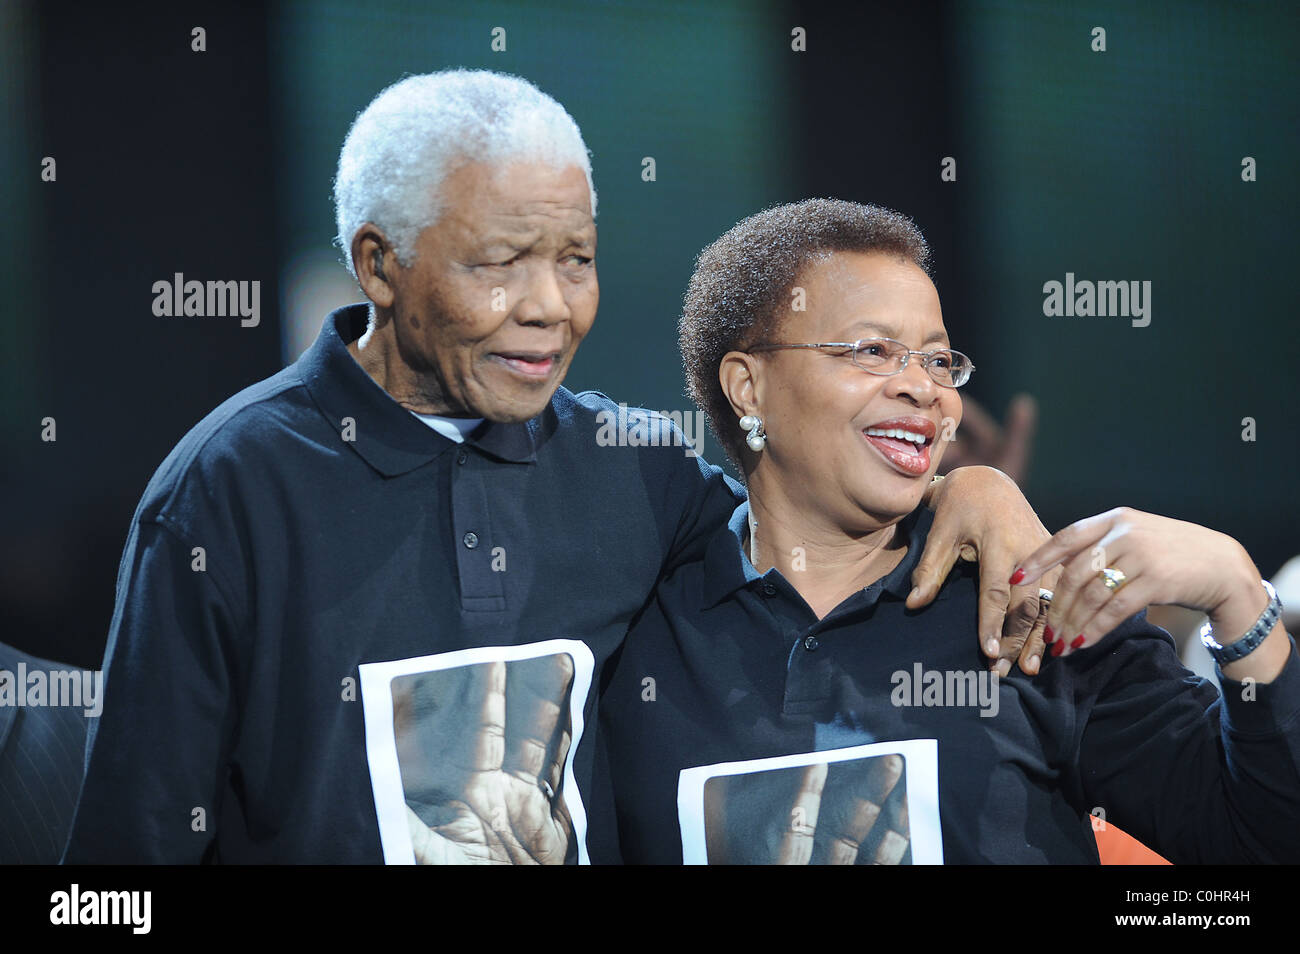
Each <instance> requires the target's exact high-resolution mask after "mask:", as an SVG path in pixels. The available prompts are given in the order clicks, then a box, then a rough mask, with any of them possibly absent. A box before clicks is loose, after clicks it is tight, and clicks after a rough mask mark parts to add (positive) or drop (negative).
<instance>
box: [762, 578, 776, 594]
mask: <svg viewBox="0 0 1300 954" xmlns="http://www.w3.org/2000/svg"><path fill="white" fill-rule="evenodd" d="M763 595H764V596H776V584H775V583H772V582H770V581H769V582H767V583H764V584H763Z"/></svg>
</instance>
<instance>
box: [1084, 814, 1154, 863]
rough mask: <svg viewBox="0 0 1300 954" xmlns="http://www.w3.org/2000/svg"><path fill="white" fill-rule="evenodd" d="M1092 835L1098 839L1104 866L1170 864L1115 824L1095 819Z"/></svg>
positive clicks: (1098, 850)
mask: <svg viewBox="0 0 1300 954" xmlns="http://www.w3.org/2000/svg"><path fill="white" fill-rule="evenodd" d="M1092 834H1093V837H1094V838H1096V839H1097V854H1098V855H1100V856H1101V863H1102V864H1103V865H1167V864H1169V863H1170V862H1169V861H1167V860H1166V859H1164V858H1163V857H1161V856H1160V855H1158V854H1156V853H1155V852H1154V851H1152V850H1151V849H1150V848H1148V847H1147V846H1146V845H1144V844H1142V842H1140V841H1138V840H1137V839H1136V838H1134V837H1133V836H1132V835H1130V834H1129V833H1128V832H1126V831H1124V830H1123V829H1121V828H1117V827H1116V826H1115V824H1114V823H1113V822H1108V821H1102V820H1101V819H1100V818H1096V817H1094V818H1093V819H1092Z"/></svg>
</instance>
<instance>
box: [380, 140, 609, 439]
mask: <svg viewBox="0 0 1300 954" xmlns="http://www.w3.org/2000/svg"><path fill="white" fill-rule="evenodd" d="M442 197H443V208H444V211H443V214H442V217H441V218H440V219H439V220H438V222H437V224H436V225H433V226H430V227H429V228H426V229H425V230H424V231H423V232H421V233H420V237H419V239H418V240H417V241H416V250H417V258H416V260H415V262H414V263H413V264H412V266H411V267H410V268H400V267H399V268H398V269H396V272H397V274H396V275H393V276H391V277H390V280H391V284H392V287H393V293H394V298H393V313H394V321H395V325H396V336H397V343H398V348H399V350H400V352H401V355H402V358H403V360H404V361H405V363H406V364H407V365H409V366H410V367H411V368H413V369H414V370H415V371H416V372H417V373H419V374H421V375H424V376H426V377H429V378H431V379H432V380H429V381H428V385H429V387H428V388H427V391H426V393H428V394H429V396H430V397H431V398H432V399H434V400H435V402H436V403H437V404H440V405H443V406H444V407H445V408H446V410H445V411H444V412H443V413H446V414H448V415H452V416H457V415H463V416H470V417H486V418H488V419H490V420H494V421H526V420H528V419H530V418H532V417H535V416H537V414H539V413H540V412H541V411H542V409H543V408H544V407H545V406H546V404H547V403H548V402H549V401H550V399H551V395H553V394H554V393H555V389H556V388H557V387H559V386H560V382H561V381H563V380H564V375H565V372H567V371H568V369H569V363H570V362H571V361H572V360H573V355H574V353H575V352H576V351H577V349H578V344H579V343H580V342H581V341H582V339H583V337H584V336H585V335H586V334H587V332H588V330H590V328H591V324H592V322H593V321H594V320H595V317H596V304H597V302H598V301H599V298H600V289H599V287H598V286H597V283H596V264H595V256H596V225H595V222H594V221H593V220H592V217H591V193H590V191H589V189H588V187H587V177H586V175H585V174H584V173H583V171H582V170H581V169H579V168H578V167H577V166H569V167H567V168H563V169H556V168H554V167H551V166H548V165H544V164H540V163H531V162H528V163H512V164H507V165H488V164H484V163H481V162H467V163H465V164H464V165H461V166H459V167H458V168H456V169H455V171H453V172H452V173H451V174H450V175H449V176H447V177H446V179H445V180H444V182H443V192H442ZM435 385H436V391H435Z"/></svg>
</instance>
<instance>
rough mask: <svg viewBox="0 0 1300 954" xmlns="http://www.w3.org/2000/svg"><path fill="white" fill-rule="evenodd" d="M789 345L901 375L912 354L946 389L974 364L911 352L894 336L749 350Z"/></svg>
mask: <svg viewBox="0 0 1300 954" xmlns="http://www.w3.org/2000/svg"><path fill="white" fill-rule="evenodd" d="M788 348H816V349H818V350H821V349H822V348H830V349H833V350H836V351H838V352H840V356H843V355H852V357H853V363H854V364H856V365H857V366H858V367H859V368H861V369H862V370H863V371H866V372H867V373H869V374H881V375H889V374H901V373H902V372H903V371H904V370H905V369H906V368H907V362H908V360H909V359H910V358H911V357H912V355H914V354H915V355H920V357H921V358H923V359H924V364H923V367H924V368H925V370H926V373H927V374H929V375H930V377H931V378H932V379H933V380H934V383H935V384H939V385H942V386H943V387H945V388H959V387H961V386H962V385H963V384H965V383H966V382H967V381H969V380H970V376H971V372H972V371H974V370H975V365H974V364H972V363H971V360H970V358H968V357H966V355H964V354H962V353H961V352H960V351H953V350H951V349H949V348H940V349H938V350H937V351H913V350H911V349H910V348H908V346H907V345H905V344H903V343H902V342H901V341H895V340H894V339H893V338H862V339H859V340H858V341H824V342H820V343H818V344H760V345H754V346H753V347H752V348H750V349H749V351H750V353H753V352H755V351H784V350H786V349H788Z"/></svg>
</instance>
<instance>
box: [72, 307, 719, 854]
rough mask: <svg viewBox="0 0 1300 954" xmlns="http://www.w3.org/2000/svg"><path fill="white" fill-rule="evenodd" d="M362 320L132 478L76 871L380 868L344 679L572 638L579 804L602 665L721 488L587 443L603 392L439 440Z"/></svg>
mask: <svg viewBox="0 0 1300 954" xmlns="http://www.w3.org/2000/svg"><path fill="white" fill-rule="evenodd" d="M366 314H367V313H366V308H365V306H352V307H350V308H345V309H340V310H339V311H337V312H335V313H333V314H332V315H330V316H329V318H328V319H327V320H326V321H325V324H324V327H323V329H322V331H321V334H320V336H319V338H318V339H317V341H316V343H315V344H314V345H313V346H312V347H311V349H310V350H308V351H307V352H306V353H305V354H304V355H303V356H302V358H301V359H300V360H299V361H297V362H296V363H295V364H293V365H291V366H290V367H288V368H285V369H284V370H283V371H281V372H280V373H279V374H276V375H275V376H273V377H271V378H269V379H267V380H265V381H263V382H261V383H259V384H256V385H254V386H252V387H250V388H248V389H247V390H245V391H243V392H241V393H240V394H237V395H235V396H234V397H233V398H231V399H230V400H228V401H226V402H225V403H224V404H222V405H221V406H220V407H218V408H217V409H216V410H215V411H213V412H212V413H211V414H210V415H208V416H207V417H206V418H205V419H204V420H203V421H202V422H200V423H199V424H198V425H197V426H196V427H195V428H194V429H193V430H192V431H191V432H190V433H189V434H188V435H186V436H185V438H183V439H182V440H181V442H180V443H179V444H178V445H177V446H176V448H175V449H174V450H173V451H172V453H171V454H170V455H169V456H168V457H167V459H166V460H165V461H164V462H163V464H162V466H161V467H160V468H159V470H158V472H157V473H156V474H155V475H154V477H153V479H152V480H151V481H150V483H149V486H148V488H147V489H146V491H145V494H144V497H143V499H142V500H141V502H140V505H139V508H138V509H137V511H136V514H135V517H134V520H133V522H132V525H131V530H130V535H129V537H128V540H127V544H126V548H125V552H124V553H123V557H122V562H121V565H120V568H119V571H118V581H117V604H116V609H115V611H114V615H113V620H112V625H111V629H110V632H109V638H108V645H107V650H106V654H105V661H104V669H105V686H104V696H105V706H104V711H103V715H102V717H101V718H100V720H99V724H98V727H97V730H96V731H95V732H94V734H93V736H92V739H91V742H90V751H89V754H88V756H87V773H86V779H85V784H84V788H83V791H82V794H81V799H80V803H79V806H78V810H77V816H76V819H75V822H74V824H73V831H72V836H71V840H70V843H69V847H68V850H67V854H66V860H67V861H68V862H72V863H81V862H105V861H108V862H114V861H128V862H137V861H138V862H195V861H199V860H201V859H208V860H219V861H235V862H378V861H381V860H383V858H384V855H383V854H382V853H381V848H380V839H379V834H378V829H377V821H376V802H375V795H374V794H373V792H372V779H371V775H370V772H369V770H368V762H367V742H366V734H365V733H366V731H367V727H366V724H365V719H364V718H363V711H362V710H363V700H362V695H361V693H360V692H359V685H358V683H359V667H361V666H363V665H365V664H368V663H381V662H390V661H394V660H404V659H410V658H412V657H424V656H438V655H440V654H449V653H454V652H456V651H460V650H466V649H470V648H473V647H492V646H518V645H525V644H533V643H542V642H545V641H548V640H556V639H565V640H574V641H579V642H580V643H582V644H585V645H586V646H587V647H588V648H589V649H590V653H591V657H592V659H594V669H595V671H594V673H588V674H587V675H588V676H589V677H590V678H591V679H592V680H593V681H592V683H591V685H592V687H593V688H592V691H590V692H588V693H587V695H586V696H585V698H579V699H578V703H577V706H576V708H575V710H574V711H575V713H576V712H582V713H583V714H584V717H585V718H584V720H583V721H584V723H585V724H586V725H587V726H588V727H589V728H588V731H587V732H586V733H585V734H581V735H579V733H578V732H577V731H576V726H574V727H573V728H575V732H574V736H573V743H574V745H575V752H576V756H575V758H574V760H573V764H572V772H573V778H574V779H576V784H577V786H578V788H579V789H580V790H582V791H581V797H582V798H583V799H584V800H585V801H588V802H589V801H590V800H591V795H590V793H589V792H588V791H587V790H586V789H587V788H588V783H589V781H590V777H591V773H592V744H591V738H590V737H591V734H592V733H591V730H590V727H591V726H592V724H593V718H594V699H595V692H594V687H595V686H596V685H598V684H599V674H600V670H601V667H602V666H603V664H604V662H605V661H606V660H607V659H608V657H609V656H610V654H611V653H612V652H613V651H614V650H615V649H616V648H617V647H618V646H619V645H620V644H621V643H622V641H623V639H624V636H625V634H626V630H627V626H628V623H629V622H630V620H631V619H632V618H633V616H634V615H635V614H636V612H637V610H638V609H639V608H640V607H641V606H642V605H643V604H644V603H645V601H646V598H647V596H648V594H649V593H650V592H651V590H652V588H653V585H654V583H655V580H656V579H657V578H658V577H659V576H660V574H661V572H662V571H663V570H665V569H666V568H668V567H671V566H672V565H674V564H675V563H677V562H680V561H682V560H684V559H688V558H690V557H692V556H693V555H698V552H699V550H700V549H701V548H702V546H703V543H704V541H705V539H706V538H707V536H708V533H709V531H711V530H712V529H713V528H715V527H716V526H718V525H719V524H721V523H723V522H725V520H726V517H727V515H728V514H729V513H730V512H731V510H732V508H733V507H734V505H735V501H736V499H737V498H736V496H735V493H736V491H734V490H733V489H732V488H731V487H729V485H728V483H727V482H726V481H725V480H724V478H723V477H722V475H721V472H720V471H718V470H717V469H716V468H711V467H709V466H708V465H706V464H704V463H703V461H702V460H700V459H698V458H694V457H691V456H688V455H687V454H686V453H685V450H684V448H683V447H682V446H680V443H679V444H678V446H672V445H671V443H670V440H669V437H670V432H669V425H668V424H667V422H664V421H662V419H658V420H657V421H656V422H655V423H654V424H653V425H652V426H653V427H654V430H653V431H651V430H650V429H649V428H643V429H641V431H640V437H638V438H631V439H620V440H619V441H616V442H614V444H615V446H609V445H610V443H611V442H610V441H609V440H604V441H601V442H598V440H597V437H598V434H600V433H601V431H602V427H601V420H599V419H598V414H600V413H601V412H609V413H612V414H616V413H617V408H616V406H615V405H613V404H612V403H611V402H610V401H609V400H608V399H607V398H605V397H604V396H603V395H598V394H590V393H588V394H580V395H574V394H572V393H570V392H568V391H566V390H564V389H560V390H559V391H557V393H556V394H555V396H554V398H553V399H552V401H551V403H550V405H549V406H548V407H547V408H546V410H545V411H544V412H543V413H542V414H541V415H540V416H539V417H537V418H536V419H534V420H532V421H529V422H527V423H521V424H497V423H493V422H488V423H486V424H484V425H483V426H482V427H481V428H480V429H479V430H478V431H476V432H475V433H474V434H472V435H471V436H470V438H469V439H468V440H467V441H466V442H465V443H464V444H457V443H455V442H453V441H451V440H448V439H447V438H445V437H443V436H442V435H440V434H437V433H435V432H434V431H433V430H431V429H430V428H429V427H427V426H426V425H425V424H423V423H421V422H420V421H419V420H417V419H416V418H415V417H414V416H413V415H412V414H411V413H410V412H409V411H407V410H405V409H404V408H402V407H401V406H400V405H398V404H397V403H396V402H395V401H393V400H392V399H391V398H390V397H389V396H388V395H387V394H386V393H385V392H384V391H383V390H382V389H381V388H380V387H378V386H377V385H376V384H375V383H374V381H373V380H371V378H370V377H369V376H368V375H367V374H366V373H365V372H364V371H363V370H362V369H361V367H360V366H359V365H358V364H357V363H356V361H355V360H354V359H353V358H352V357H351V355H350V354H349V353H348V351H347V348H346V345H347V343H348V342H350V341H352V340H355V339H356V338H357V337H359V336H360V335H361V333H362V332H363V331H364V330H365V326H366ZM619 420H620V421H622V422H623V424H624V426H626V425H627V421H626V414H625V415H624V416H623V417H622V418H620V419H619ZM604 430H605V433H606V434H608V433H609V432H610V428H609V427H605V428H604ZM647 433H649V434H650V435H651V437H650V439H651V440H652V441H655V442H656V443H655V444H654V445H652V446H626V445H628V444H637V443H642V442H644V441H645V438H646V435H647ZM627 436H628V435H627V434H626V433H625V434H624V438H627ZM678 436H680V434H678ZM620 445H622V446H620ZM574 685H577V683H575V684H574ZM412 698H414V697H412ZM421 698H422V697H421ZM394 699H396V695H395V696H394ZM416 702H417V703H419V702H420V700H419V699H416ZM395 704H396V703H394V705H395ZM381 708H382V707H381ZM390 709H391V707H390ZM474 715H476V713H468V714H466V718H470V719H471V721H472V718H473V716H474ZM390 734H391V733H390ZM411 738H417V737H416V736H414V735H413V736H411ZM417 741H418V738H417ZM389 747H390V748H391V744H390V746H389ZM371 754H372V756H373V754H374V753H371ZM417 755H420V756H424V755H428V753H421V752H417ZM550 755H551V756H554V755H555V753H554V752H551V753H550ZM507 757H508V758H509V757H510V753H507ZM410 771H413V770H412V769H410V767H409V766H408V765H406V764H404V765H403V772H408V773H409V772H410ZM403 777H404V778H405V777H406V776H403ZM552 781H554V782H556V784H557V786H558V784H559V779H558V778H556V779H552ZM539 784H543V785H545V784H549V783H548V782H546V781H545V780H543V781H542V782H540V783H539ZM569 797H570V798H572V797H573V796H572V795H570V796H569ZM590 808H591V806H590V805H588V809H589V810H590Z"/></svg>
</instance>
